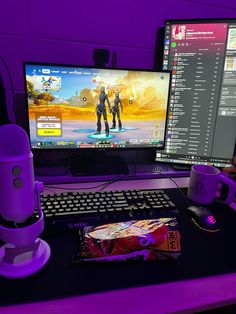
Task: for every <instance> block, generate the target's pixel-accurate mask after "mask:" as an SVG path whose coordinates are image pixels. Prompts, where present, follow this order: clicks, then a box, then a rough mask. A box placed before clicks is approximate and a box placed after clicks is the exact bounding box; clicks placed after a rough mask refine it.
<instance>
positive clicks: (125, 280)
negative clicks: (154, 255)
mask: <svg viewBox="0 0 236 314" xmlns="http://www.w3.org/2000/svg"><path fill="white" fill-rule="evenodd" d="M167 193H168V194H169V195H170V196H171V198H172V199H173V200H174V202H175V203H176V205H177V208H178V209H179V211H180V216H179V219H178V221H179V227H180V232H181V245H182V255H181V256H180V257H179V259H178V260H177V261H174V262H168V263H166V262H130V263H115V264H108V263H105V264H77V265H72V262H71V260H72V255H73V253H74V252H75V249H76V245H77V243H76V238H75V235H74V232H73V231H68V232H67V233H59V232H58V233H52V234H47V233H44V234H43V235H42V238H44V239H45V240H46V241H47V242H48V243H49V245H50V247H51V251H52V253H51V257H50V260H49V262H48V264H47V265H46V266H45V268H44V269H42V270H41V271H40V272H39V273H37V274H35V275H33V276H31V277H28V278H24V279H18V280H9V279H5V278H0V287H1V294H0V304H1V305H4V304H5V305H6V304H16V303H25V302H34V301H39V300H48V299H55V298H62V297H68V296H73V295H85V294H91V293H94V292H102V291H108V290H116V289H123V288H131V287H141V286H146V285H152V284H158V283H163V282H173V281H178V280H184V279H194V278H200V277H205V276H211V275H217V274H226V273H231V272H236V250H235V248H234V242H235V240H234V238H235V226H236V212H234V211H233V210H232V209H231V208H230V207H229V206H227V205H222V204H220V203H216V202H215V203H214V204H213V205H212V206H211V207H212V211H213V213H214V215H215V217H216V219H217V220H218V222H219V223H220V228H221V230H220V231H219V232H217V233H207V232H204V231H201V230H199V229H198V228H197V227H196V226H194V225H193V224H192V223H191V220H190V218H189V216H188V215H187V214H186V212H185V208H186V204H185V203H184V201H183V196H182V195H181V193H180V192H179V191H178V190H177V189H168V190H167ZM3 287H4V288H3Z"/></svg>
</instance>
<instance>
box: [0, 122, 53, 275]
mask: <svg viewBox="0 0 236 314" xmlns="http://www.w3.org/2000/svg"><path fill="white" fill-rule="evenodd" d="M0 174H1V178H0V191H1V193H0V240H2V241H3V242H4V243H5V244H4V245H3V246H2V247H0V275H1V276H3V277H8V278H21V277H26V276H29V275H31V274H34V273H36V272H37V271H38V270H40V269H41V268H42V267H43V266H44V265H45V264H46V263H47V261H48V259H49V257H50V252H51V251H50V247H49V245H48V244H47V243H46V242H45V241H43V240H41V239H39V238H38V236H39V235H40V234H41V233H42V231H43V228H44V219H43V212H42V209H41V204H40V192H42V191H43V184H42V183H41V182H35V180H34V169H33V154H32V152H31V150H30V144H29V139H28V136H27V134H26V132H25V131H24V130H23V129H22V128H20V127H19V126H17V125H14V124H6V125H3V126H1V127H0ZM35 211H37V212H38V213H37V215H35V217H33V216H34V213H35ZM29 218H31V219H29Z"/></svg>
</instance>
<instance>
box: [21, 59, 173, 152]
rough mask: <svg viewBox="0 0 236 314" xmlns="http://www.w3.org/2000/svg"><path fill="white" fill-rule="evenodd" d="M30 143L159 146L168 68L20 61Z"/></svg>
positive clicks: (168, 75) (164, 119)
mask: <svg viewBox="0 0 236 314" xmlns="http://www.w3.org/2000/svg"><path fill="white" fill-rule="evenodd" d="M25 81H26V89H27V101H28V114H29V131H30V141H31V146H32V148H44V149H45V148H46V149H47V148H48V149H50V148H99V147H111V148H115V147H142V146H153V147H163V145H164V136H165V126H166V116H167V106H168V96H169V83H170V73H168V72H148V71H139V70H117V69H97V68H78V67H69V66H55V65H53V66H49V65H36V64H26V65H25Z"/></svg>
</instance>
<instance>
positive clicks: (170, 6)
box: [0, 0, 236, 120]
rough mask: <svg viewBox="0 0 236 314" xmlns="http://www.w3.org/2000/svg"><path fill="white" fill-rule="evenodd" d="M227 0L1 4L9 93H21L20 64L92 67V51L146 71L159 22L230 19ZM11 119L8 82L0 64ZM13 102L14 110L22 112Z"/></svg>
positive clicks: (11, 0)
mask: <svg viewBox="0 0 236 314" xmlns="http://www.w3.org/2000/svg"><path fill="white" fill-rule="evenodd" d="M235 13H236V3H235V1H233V0H163V1H157V0H146V1H137V0H120V1H118V2H116V3H114V2H112V1H108V0H101V1H95V0H94V1H93V0H90V1H82V0H70V1H69V0H51V1H48V0H47V1H46V0H40V1H31V0H21V1H19V0H7V1H2V2H1V7H0V56H2V57H3V58H4V60H5V61H6V63H7V65H8V66H9V69H10V72H11V75H12V79H13V83H14V89H15V94H22V93H23V90H24V88H23V79H22V77H23V74H22V61H38V62H53V63H68V64H70V63H71V64H78V65H90V64H92V55H93V49H94V48H108V49H109V50H110V52H111V54H112V53H116V54H117V66H118V67H131V68H135V67H137V68H152V67H153V63H154V47H155V38H156V30H157V28H158V27H160V26H163V25H164V20H165V19H177V18H214V17H235V15H236V14H235ZM0 73H1V74H3V76H4V83H5V87H6V89H7V101H8V108H9V112H10V115H11V118H12V120H13V110H12V97H11V92H10V82H9V79H8V76H7V73H6V70H5V69H4V66H3V64H2V60H0ZM23 106H24V104H23V99H22V97H18V98H17V100H16V107H17V108H16V109H17V110H16V111H17V112H20V111H21V109H22V108H23Z"/></svg>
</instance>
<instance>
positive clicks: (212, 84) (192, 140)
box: [156, 19, 236, 167]
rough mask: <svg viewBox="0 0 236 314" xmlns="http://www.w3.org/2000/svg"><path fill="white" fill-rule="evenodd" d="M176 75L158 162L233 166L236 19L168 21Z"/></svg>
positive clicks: (168, 62) (167, 63) (170, 61)
mask: <svg viewBox="0 0 236 314" xmlns="http://www.w3.org/2000/svg"><path fill="white" fill-rule="evenodd" d="M163 44H164V47H163V58H162V69H163V70H171V71H172V83H171V92H170V93H171V98H170V109H169V114H168V123H167V126H168V127H167V132H166V146H165V150H164V151H161V152H159V151H157V153H156V161H158V162H159V161H163V162H170V163H172V165H174V164H179V163H181V164H184V165H186V164H187V165H191V164H207V163H212V164H214V165H215V166H217V167H225V166H227V165H230V164H231V160H232V156H233V155H234V153H235V140H236V102H235V99H236V19H211V20H206V19H202V20H168V21H166V22H165V30H164V43H163Z"/></svg>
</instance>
